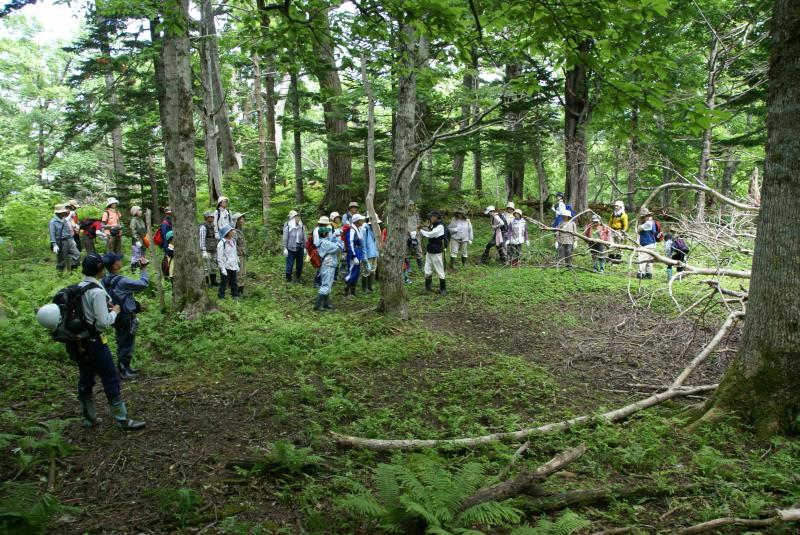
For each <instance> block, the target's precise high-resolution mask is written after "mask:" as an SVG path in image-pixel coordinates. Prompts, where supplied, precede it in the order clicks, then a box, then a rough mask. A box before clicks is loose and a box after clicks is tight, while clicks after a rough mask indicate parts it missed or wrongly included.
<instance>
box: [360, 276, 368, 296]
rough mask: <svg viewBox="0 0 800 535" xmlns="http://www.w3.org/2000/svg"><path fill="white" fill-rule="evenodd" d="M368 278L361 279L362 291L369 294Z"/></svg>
mask: <svg viewBox="0 0 800 535" xmlns="http://www.w3.org/2000/svg"><path fill="white" fill-rule="evenodd" d="M368 278H369V277H367V276H366V275H365V276H363V277H361V291H362V292H364V293H367V279H368Z"/></svg>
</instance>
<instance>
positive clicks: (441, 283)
mask: <svg viewBox="0 0 800 535" xmlns="http://www.w3.org/2000/svg"><path fill="white" fill-rule="evenodd" d="M439 295H447V282H445V279H439Z"/></svg>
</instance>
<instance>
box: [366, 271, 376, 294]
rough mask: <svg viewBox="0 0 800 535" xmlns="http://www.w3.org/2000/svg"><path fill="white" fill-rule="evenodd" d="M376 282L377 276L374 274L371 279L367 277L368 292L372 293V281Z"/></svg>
mask: <svg viewBox="0 0 800 535" xmlns="http://www.w3.org/2000/svg"><path fill="white" fill-rule="evenodd" d="M374 280H375V274H374V273H373V274H372V275H370V276H369V277H367V291H368V292H369V293H372V281H374Z"/></svg>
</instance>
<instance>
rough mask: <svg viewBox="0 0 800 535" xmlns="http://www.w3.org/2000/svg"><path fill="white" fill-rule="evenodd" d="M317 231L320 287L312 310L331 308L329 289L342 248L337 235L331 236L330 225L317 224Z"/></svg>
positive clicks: (331, 286) (331, 285) (333, 279)
mask: <svg viewBox="0 0 800 535" xmlns="http://www.w3.org/2000/svg"><path fill="white" fill-rule="evenodd" d="M317 233H318V235H319V245H317V252H318V253H319V258H320V261H321V263H320V266H319V276H320V287H319V292H317V299H316V301H315V302H314V310H317V311H325V310H333V309H334V306H333V305H331V291H332V289H333V283H334V281H335V279H336V266H338V265H339V252H340V251H342V250H343V249H344V242H343V241H342V240H340V239H339V238H338V237H337V236H331V228H330V227H326V226H319V227H317Z"/></svg>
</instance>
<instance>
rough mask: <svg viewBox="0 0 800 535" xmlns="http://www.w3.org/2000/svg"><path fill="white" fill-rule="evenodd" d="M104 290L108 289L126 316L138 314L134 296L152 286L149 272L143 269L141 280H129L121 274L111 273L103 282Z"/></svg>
mask: <svg viewBox="0 0 800 535" xmlns="http://www.w3.org/2000/svg"><path fill="white" fill-rule="evenodd" d="M102 283H103V288H105V289H106V291H107V292H108V295H110V296H111V299H112V300H113V301H114V303H116V304H118V305H119V306H120V308H121V309H122V312H123V313H124V314H132V313H134V312H136V300H135V299H134V297H133V294H135V293H139V292H141V291H142V290H144V289H145V288H147V285H148V284H150V278H149V277H148V275H147V270H146V269H143V270H142V274H141V275H140V276H139V280H136V279H129V278H128V277H123V276H122V275H120V274H119V273H109V274H108V275H106V276H105V277H103V280H102Z"/></svg>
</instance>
